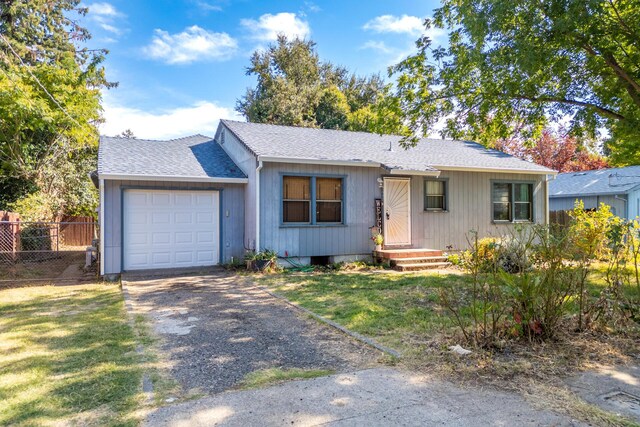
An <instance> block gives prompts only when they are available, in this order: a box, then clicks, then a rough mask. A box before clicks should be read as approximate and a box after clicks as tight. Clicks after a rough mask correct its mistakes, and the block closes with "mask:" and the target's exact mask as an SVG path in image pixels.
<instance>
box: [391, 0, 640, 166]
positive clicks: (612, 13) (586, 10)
mask: <svg viewBox="0 0 640 427" xmlns="http://www.w3.org/2000/svg"><path fill="white" fill-rule="evenodd" d="M425 26H426V28H432V27H439V28H447V29H448V30H449V46H448V47H446V48H443V47H436V46H435V45H434V43H433V40H431V39H429V38H428V37H422V38H421V39H419V40H418V41H417V47H418V52H417V53H416V54H414V55H412V56H410V57H408V58H407V59H406V60H404V61H402V62H401V63H400V64H398V65H396V66H395V67H393V68H392V70H391V72H392V73H394V74H395V75H396V76H397V95H398V97H399V99H400V104H401V110H402V112H403V117H404V118H405V119H406V120H407V122H408V124H409V126H410V127H411V129H412V130H413V131H414V132H416V133H423V134H427V133H429V132H431V131H433V129H434V127H435V126H436V125H437V124H438V123H441V122H444V128H443V130H442V134H443V135H444V136H449V137H454V138H473V139H476V140H479V141H480V142H483V143H485V144H490V143H493V142H495V141H497V140H500V139H507V138H519V139H522V140H524V141H533V140H535V139H536V138H538V137H540V135H541V134H542V131H543V129H544V128H545V127H546V126H547V125H548V124H549V123H552V122H559V121H560V120H564V119H567V118H568V119H569V123H570V124H569V131H570V132H571V134H572V135H574V136H578V137H589V138H596V137H598V136H602V135H598V131H599V129H602V128H604V129H605V130H606V133H608V134H609V136H610V137H611V142H610V144H609V145H610V148H611V150H612V154H613V156H614V158H615V160H616V161H617V162H618V163H632V162H636V163H637V162H640V0H522V1H519V2H517V4H514V3H513V1H511V0H443V5H442V7H440V8H439V9H437V10H436V11H435V14H434V18H433V19H428V20H426V21H425Z"/></svg>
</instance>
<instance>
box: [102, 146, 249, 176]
mask: <svg viewBox="0 0 640 427" xmlns="http://www.w3.org/2000/svg"><path fill="white" fill-rule="evenodd" d="M98 175H99V177H100V178H111V179H117V178H121V179H126V178H130V179H136V178H139V179H151V178H159V179H174V180H185V181H225V180H226V181H230V182H233V181H238V182H240V181H243V180H245V181H246V178H247V177H246V175H245V174H244V173H243V172H242V170H241V169H240V168H239V167H238V166H237V165H236V164H235V163H234V162H233V160H231V158H230V157H229V156H228V155H227V153H226V152H225V151H224V150H223V149H222V148H221V147H220V146H219V145H218V144H217V143H216V142H215V141H214V140H213V139H212V138H210V137H208V136H204V135H193V136H188V137H186V138H179V139H172V140H168V141H155V140H147V139H137V138H122V137H108V136H103V137H100V148H99V150H98ZM125 177H126V178H125Z"/></svg>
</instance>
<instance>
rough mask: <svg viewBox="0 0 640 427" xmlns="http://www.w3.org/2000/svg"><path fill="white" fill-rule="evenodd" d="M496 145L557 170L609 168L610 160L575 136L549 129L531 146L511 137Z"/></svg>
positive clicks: (508, 152) (520, 156) (498, 147)
mask: <svg viewBox="0 0 640 427" xmlns="http://www.w3.org/2000/svg"><path fill="white" fill-rule="evenodd" d="M494 148H496V149H498V150H500V151H503V152H505V153H507V154H511V155H512V156H516V157H519V158H521V159H524V160H528V161H531V162H534V163H537V164H539V165H542V166H546V167H548V168H550V169H553V170H556V171H558V172H577V171H585V170H595V169H604V168H607V167H609V163H608V162H607V159H606V158H604V157H602V156H600V155H599V154H597V153H595V152H593V151H592V150H590V149H588V148H587V147H584V146H581V145H580V144H578V141H577V139H576V138H575V137H572V136H568V135H558V134H556V133H554V132H552V131H551V130H549V129H545V130H543V131H542V136H541V137H540V138H539V139H537V140H536V141H535V143H534V144H532V145H529V146H527V145H524V144H523V143H522V141H521V140H519V139H517V138H512V139H508V140H502V141H498V142H497V143H496V144H495V146H494Z"/></svg>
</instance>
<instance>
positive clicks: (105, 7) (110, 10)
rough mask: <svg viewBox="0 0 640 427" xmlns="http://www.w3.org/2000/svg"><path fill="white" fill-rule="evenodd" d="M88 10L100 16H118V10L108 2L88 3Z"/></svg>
mask: <svg viewBox="0 0 640 427" xmlns="http://www.w3.org/2000/svg"><path fill="white" fill-rule="evenodd" d="M89 11H90V12H91V13H93V14H95V15H100V16H120V12H118V10H117V9H116V8H115V6H113V5H112V4H110V3H93V4H91V5H89Z"/></svg>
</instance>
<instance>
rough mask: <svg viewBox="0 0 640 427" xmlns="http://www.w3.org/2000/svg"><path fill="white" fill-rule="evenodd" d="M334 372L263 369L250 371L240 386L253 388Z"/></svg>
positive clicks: (323, 370)
mask: <svg viewBox="0 0 640 427" xmlns="http://www.w3.org/2000/svg"><path fill="white" fill-rule="evenodd" d="M333 373H334V371H332V370H328V369H300V368H291V369H281V368H270V369H261V370H259V371H253V372H250V373H248V374H247V375H246V376H245V377H244V379H243V380H242V383H241V385H240V387H241V388H242V389H245V390H246V389H251V388H259V387H265V386H268V385H272V384H276V383H280V382H283V381H290V380H296V379H310V378H317V377H324V376H326V375H331V374H333Z"/></svg>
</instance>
